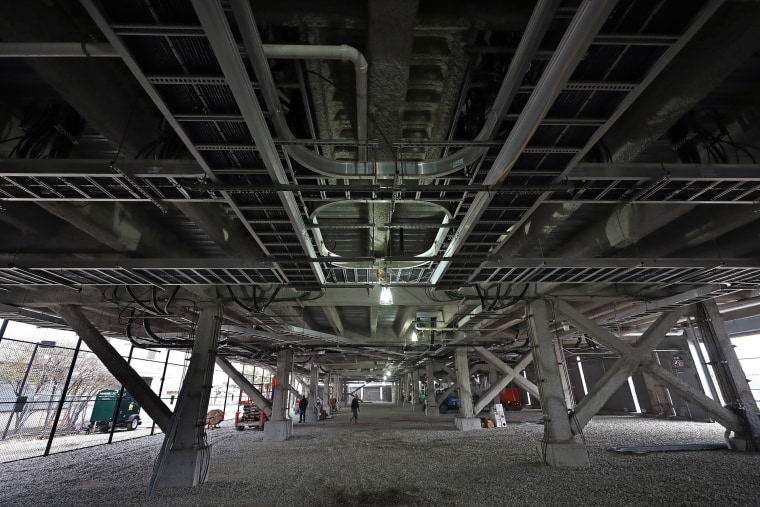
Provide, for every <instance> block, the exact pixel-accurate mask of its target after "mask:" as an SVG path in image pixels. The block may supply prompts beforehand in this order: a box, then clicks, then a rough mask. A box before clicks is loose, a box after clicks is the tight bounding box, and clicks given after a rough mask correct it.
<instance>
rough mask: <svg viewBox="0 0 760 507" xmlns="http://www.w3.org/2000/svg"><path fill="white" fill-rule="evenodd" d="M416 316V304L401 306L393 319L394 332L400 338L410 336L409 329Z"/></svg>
mask: <svg viewBox="0 0 760 507" xmlns="http://www.w3.org/2000/svg"><path fill="white" fill-rule="evenodd" d="M416 316H417V307H416V306H405V307H403V308H399V310H398V312H396V318H395V319H393V326H392V327H393V333H394V334H395V335H396V336H398V337H399V338H402V339H404V338H408V336H407V331H409V328H410V327H411V326H412V324H414V321H415V318H416ZM410 334H411V333H410Z"/></svg>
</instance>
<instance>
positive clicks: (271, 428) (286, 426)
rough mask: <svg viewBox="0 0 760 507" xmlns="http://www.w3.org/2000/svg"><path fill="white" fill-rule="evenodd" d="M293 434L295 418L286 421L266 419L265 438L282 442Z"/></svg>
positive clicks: (269, 440)
mask: <svg viewBox="0 0 760 507" xmlns="http://www.w3.org/2000/svg"><path fill="white" fill-rule="evenodd" d="M291 435H293V419H286V420H285V421H266V422H265V423H264V440H265V441H268V442H282V441H283V440H287V439H289V438H290V436H291Z"/></svg>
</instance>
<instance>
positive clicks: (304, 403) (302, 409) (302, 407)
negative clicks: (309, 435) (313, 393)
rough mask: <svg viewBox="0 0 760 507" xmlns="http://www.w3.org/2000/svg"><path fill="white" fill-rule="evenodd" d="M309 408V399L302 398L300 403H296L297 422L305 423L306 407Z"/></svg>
mask: <svg viewBox="0 0 760 507" xmlns="http://www.w3.org/2000/svg"><path fill="white" fill-rule="evenodd" d="M308 406H309V399H308V398H307V397H306V396H304V397H303V398H301V401H299V402H298V416H299V419H298V422H300V423H302V422H306V407H308Z"/></svg>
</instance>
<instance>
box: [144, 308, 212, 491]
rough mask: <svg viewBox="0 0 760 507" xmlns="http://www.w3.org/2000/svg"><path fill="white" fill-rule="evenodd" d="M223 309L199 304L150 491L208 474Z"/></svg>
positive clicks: (196, 480) (186, 484)
mask: <svg viewBox="0 0 760 507" xmlns="http://www.w3.org/2000/svg"><path fill="white" fill-rule="evenodd" d="M223 311H224V307H223V306H222V305H221V304H218V303H213V302H207V303H204V304H203V305H202V306H201V311H200V314H199V316H198V327H197V329H196V333H195V342H194V343H193V350H192V355H191V356H190V363H189V364H188V366H187V371H186V372H185V379H184V380H183V382H182V388H181V389H180V392H179V396H178V397H177V406H176V408H175V410H174V414H172V419H171V424H170V427H169V431H168V432H167V433H166V436H165V437H164V443H163V445H162V447H161V452H160V453H159V456H158V461H157V465H156V467H154V469H153V476H152V477H151V480H150V485H149V489H148V491H149V494H151V495H152V494H153V493H154V492H155V491H156V490H158V489H163V488H172V487H190V486H197V485H198V484H201V483H203V482H205V480H206V478H207V477H208V470H209V466H210V460H211V446H210V445H209V444H208V443H207V442H206V441H205V436H206V413H207V412H208V399H209V394H210V392H211V385H212V383H213V378H214V358H215V357H216V350H217V347H218V346H219V330H220V328H221V325H222V315H223Z"/></svg>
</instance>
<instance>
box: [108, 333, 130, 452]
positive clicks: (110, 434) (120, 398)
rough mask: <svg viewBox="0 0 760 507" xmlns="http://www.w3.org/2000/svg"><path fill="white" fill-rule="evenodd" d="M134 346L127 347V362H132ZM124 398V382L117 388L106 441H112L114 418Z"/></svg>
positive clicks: (116, 416)
mask: <svg viewBox="0 0 760 507" xmlns="http://www.w3.org/2000/svg"><path fill="white" fill-rule="evenodd" d="M134 350H135V346H134V345H132V346H131V347H130V348H129V357H127V364H131V363H132V352H134ZM123 398H124V384H122V385H121V389H119V399H118V400H116V409H114V413H113V418H112V419H111V432H110V433H109V434H108V443H109V444H110V443H111V442H113V432H114V431H116V419H118V417H119V410H120V409H121V400H122V399H123Z"/></svg>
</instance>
